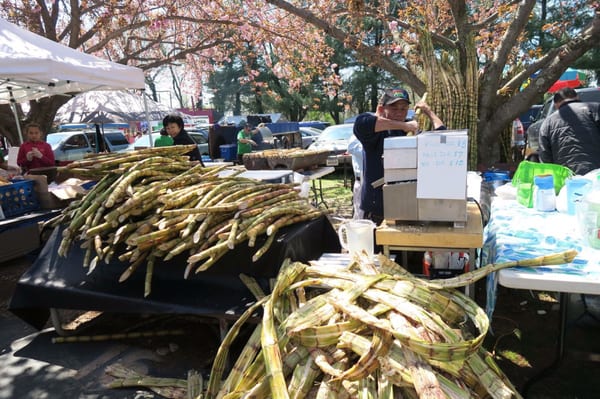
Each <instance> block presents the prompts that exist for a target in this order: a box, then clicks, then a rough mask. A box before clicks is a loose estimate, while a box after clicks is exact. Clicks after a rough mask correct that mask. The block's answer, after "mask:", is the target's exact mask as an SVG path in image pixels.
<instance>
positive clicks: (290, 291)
mask: <svg viewBox="0 0 600 399" xmlns="http://www.w3.org/2000/svg"><path fill="white" fill-rule="evenodd" d="M575 255H576V251H567V252H564V253H561V254H556V255H551V256H546V257H540V258H536V259H531V260H527V261H523V262H511V263H505V264H493V265H488V266H486V267H484V268H481V269H478V270H476V271H474V272H471V273H467V274H465V275H462V276H459V277H456V278H451V279H447V280H424V279H419V278H416V277H414V276H412V275H411V274H409V273H408V272H406V271H405V270H404V269H402V268H401V267H400V266H399V265H397V264H395V263H393V262H391V261H390V260H389V259H387V258H385V257H383V256H380V257H379V260H378V266H375V265H373V264H372V262H370V261H368V260H367V261H365V260H360V261H354V262H353V263H352V264H350V265H348V266H347V267H345V268H340V269H335V268H332V267H331V266H328V267H320V266H317V265H313V266H308V265H304V264H301V263H290V264H286V265H283V266H282V268H281V271H280V274H279V276H278V278H277V281H276V283H275V286H274V288H273V290H272V293H271V295H270V296H263V295H261V294H259V295H257V298H259V300H258V301H257V303H256V304H255V305H254V306H252V307H251V308H250V309H248V311H247V312H246V313H245V314H244V315H242V317H241V318H240V319H239V320H238V321H237V322H236V323H235V324H234V325H233V327H232V328H231V329H230V331H229V334H228V335H227V337H226V338H225V339H224V341H223V343H222V345H221V347H220V348H219V351H218V353H217V356H216V358H215V361H214V364H213V369H212V372H211V376H210V381H209V383H208V388H207V391H206V395H205V396H204V398H207V399H213V398H224V399H225V398H242V397H243V398H273V399H281V398H332V399H333V398H335V399H338V398H379V399H386V398H416V397H420V398H488V397H489V398H511V397H520V395H519V394H518V392H517V391H516V390H515V388H514V387H513V386H512V385H511V383H510V381H508V379H507V378H506V376H505V375H504V374H503V373H502V371H501V370H500V369H499V368H498V367H497V365H496V364H495V362H494V361H493V359H492V357H491V355H490V354H489V353H487V352H486V351H485V350H484V349H483V348H482V347H481V344H482V341H483V338H484V336H485V334H486V333H487V330H488V326H489V321H488V318H487V316H486V315H485V313H484V312H483V310H482V309H481V308H479V307H478V306H477V304H476V303H475V302H473V301H472V300H471V299H470V298H469V297H467V296H465V295H463V294H461V293H460V292H459V291H458V290H455V289H451V288H454V287H459V286H461V285H466V284H469V283H472V282H474V281H475V280H477V279H480V278H482V277H483V276H485V275H486V274H488V273H490V272H492V271H495V270H498V269H500V268H504V267H512V266H536V265H542V264H561V263H566V262H570V261H572V260H573V258H574V257H575ZM259 307H263V310H264V313H263V319H262V323H261V324H259V325H258V326H257V327H256V329H255V331H254V333H253V334H252V336H251V337H250V338H249V341H248V343H247V344H246V346H245V347H244V349H243V350H242V352H241V354H240V355H239V357H238V359H237V360H236V362H235V364H233V366H232V368H231V372H230V373H229V375H228V376H227V377H226V378H225V379H224V380H222V376H223V373H224V364H225V360H226V358H227V356H228V353H229V347H230V345H231V344H232V342H233V341H234V340H235V338H236V336H237V335H238V332H239V330H240V327H241V326H242V325H243V324H244V323H245V322H246V321H247V320H248V318H249V317H250V315H252V313H253V312H256V309H257V308H259Z"/></svg>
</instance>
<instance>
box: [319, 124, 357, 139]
mask: <svg viewBox="0 0 600 399" xmlns="http://www.w3.org/2000/svg"><path fill="white" fill-rule="evenodd" d="M351 135H352V126H331V127H328V128H326V129H325V130H323V133H321V134H320V135H319V140H346V139H348V138H350V136H351Z"/></svg>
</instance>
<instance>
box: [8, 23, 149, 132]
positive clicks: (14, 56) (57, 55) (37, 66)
mask: <svg viewBox="0 0 600 399" xmlns="http://www.w3.org/2000/svg"><path fill="white" fill-rule="evenodd" d="M0 61H1V62H0V104H12V105H14V104H15V103H18V102H25V101H30V100H37V99H39V98H43V97H48V96H53V95H60V94H72V93H73V94H74V93H80V92H84V91H89V90H119V89H144V87H145V81H144V72H143V71H142V70H141V69H140V68H136V67H131V66H127V65H121V64H117V63H115V62H110V61H107V60H104V59H102V58H98V57H95V56H93V55H90V54H85V53H82V52H80V51H78V50H75V49H72V48H70V47H67V46H64V45H62V44H60V43H56V42H54V41H52V40H49V39H47V38H45V37H42V36H39V35H36V34H35V33H32V32H29V31H27V30H25V29H22V28H20V27H18V26H16V25H14V24H12V23H10V22H8V21H6V20H4V19H2V18H0ZM13 112H14V107H13ZM15 116H16V115H15ZM19 134H20V131H19Z"/></svg>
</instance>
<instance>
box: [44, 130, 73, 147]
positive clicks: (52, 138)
mask: <svg viewBox="0 0 600 399" xmlns="http://www.w3.org/2000/svg"><path fill="white" fill-rule="evenodd" d="M67 136H69V135H68V134H66V135H65V134H61V133H51V134H49V135H47V136H46V142H47V143H48V144H50V145H54V144H58V143H60V142H61V141H62V140H63V139H64V138H65V137H67Z"/></svg>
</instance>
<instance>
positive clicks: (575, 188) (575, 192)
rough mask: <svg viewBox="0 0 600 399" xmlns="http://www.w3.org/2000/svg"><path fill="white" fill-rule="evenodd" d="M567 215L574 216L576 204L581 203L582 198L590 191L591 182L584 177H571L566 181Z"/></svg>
mask: <svg viewBox="0 0 600 399" xmlns="http://www.w3.org/2000/svg"><path fill="white" fill-rule="evenodd" d="M566 185H567V213H568V214H569V215H575V209H576V207H577V204H578V203H581V201H583V197H585V195H586V194H587V193H588V192H589V191H590V190H591V189H592V181H591V180H589V179H586V178H584V177H573V178H570V179H567V181H566Z"/></svg>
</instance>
